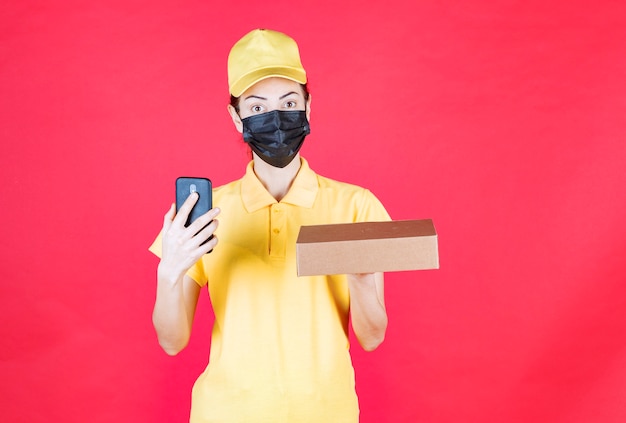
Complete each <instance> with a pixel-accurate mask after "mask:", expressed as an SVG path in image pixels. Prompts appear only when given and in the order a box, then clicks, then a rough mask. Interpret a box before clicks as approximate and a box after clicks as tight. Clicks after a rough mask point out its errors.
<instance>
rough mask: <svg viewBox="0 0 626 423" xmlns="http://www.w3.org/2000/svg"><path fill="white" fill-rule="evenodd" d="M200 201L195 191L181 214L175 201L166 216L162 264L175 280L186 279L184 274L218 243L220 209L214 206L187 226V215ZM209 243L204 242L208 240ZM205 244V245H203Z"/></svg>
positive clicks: (163, 273)
mask: <svg viewBox="0 0 626 423" xmlns="http://www.w3.org/2000/svg"><path fill="white" fill-rule="evenodd" d="M197 201H198V194H197V193H193V194H191V195H190V196H189V198H187V200H186V201H185V202H184V203H183V205H182V206H181V208H180V210H178V213H176V206H175V205H174V204H172V206H171V207H170V209H169V211H168V212H167V213H166V214H165V216H164V219H163V230H162V232H161V233H162V245H163V251H162V256H161V262H160V263H159V273H160V274H161V276H164V277H166V278H167V279H169V280H170V281H171V282H175V281H177V280H180V279H182V276H183V275H184V274H185V273H186V272H187V271H188V270H189V269H190V268H191V266H193V265H194V264H195V263H196V262H197V261H198V260H199V259H200V258H201V257H202V256H203V255H204V254H207V253H208V252H209V251H211V250H212V249H213V248H215V246H216V245H217V242H218V240H217V237H216V236H214V235H213V233H214V232H215V230H216V229H217V226H218V221H217V220H215V217H217V215H218V214H219V213H220V209H219V208H213V209H211V210H209V211H208V212H206V213H205V214H203V215H202V216H200V217H199V218H198V219H196V220H195V221H194V222H193V223H192V224H191V225H189V226H188V227H185V222H186V221H187V217H188V216H189V213H190V212H191V209H192V208H193V206H194V204H196V202H197ZM212 235H213V238H211V239H210V240H208V241H207V242H206V243H205V244H202V243H203V242H204V241H205V240H207V239H209V238H210V237H211V236H212ZM201 244H202V245H201Z"/></svg>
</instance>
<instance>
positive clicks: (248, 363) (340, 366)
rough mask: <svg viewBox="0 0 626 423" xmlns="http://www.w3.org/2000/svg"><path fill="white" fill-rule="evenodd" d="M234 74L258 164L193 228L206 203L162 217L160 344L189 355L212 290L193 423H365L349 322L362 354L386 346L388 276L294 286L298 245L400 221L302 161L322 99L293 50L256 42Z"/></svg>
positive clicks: (237, 103)
mask: <svg viewBox="0 0 626 423" xmlns="http://www.w3.org/2000/svg"><path fill="white" fill-rule="evenodd" d="M228 77H229V89H230V93H231V104H230V105H229V106H228V111H229V113H230V116H231V118H232V120H233V123H234V125H235V127H236V128H237V130H238V131H239V132H241V133H242V134H243V137H244V140H245V141H246V142H247V143H248V144H249V145H250V147H251V149H252V152H253V154H252V156H253V160H252V161H251V162H250V163H249V165H248V167H247V169H246V173H245V175H244V176H243V178H242V179H240V180H238V181H234V182H231V183H229V184H227V185H225V186H222V187H219V188H217V189H215V190H214V193H213V202H214V204H215V205H216V208H214V209H213V210H211V211H209V212H208V213H206V214H205V215H204V216H202V217H201V218H199V219H198V220H196V221H195V222H194V223H193V224H192V225H191V226H189V227H188V228H185V227H184V223H185V221H186V219H187V215H188V214H189V211H190V210H191V208H192V206H193V204H194V203H195V201H196V200H197V198H196V197H195V195H192V196H190V197H189V199H188V200H187V201H186V202H185V204H184V205H183V206H182V207H181V209H180V210H179V212H178V214H176V212H175V208H174V206H172V208H170V210H169V211H168V212H167V214H166V215H165V218H164V224H163V229H162V232H161V235H160V236H159V238H157V240H156V241H155V243H154V244H153V245H152V247H151V250H152V251H153V252H155V253H156V254H157V255H159V256H160V257H161V261H160V263H159V266H158V273H157V275H158V276H157V279H158V283H157V296H156V301H155V305H154V313H153V322H154V326H155V329H156V332H157V336H158V339H159V343H160V344H161V346H162V347H163V349H164V350H165V351H166V352H167V353H168V354H171V355H174V354H177V353H178V352H179V351H181V350H182V349H183V348H184V347H185V346H186V345H187V342H188V341H189V337H190V333H191V328H192V322H193V317H194V312H195V308H196V304H197V301H198V296H199V294H200V290H201V287H202V286H204V285H207V286H208V291H209V295H210V298H211V303H212V306H213V310H214V313H215V322H214V326H213V333H212V338H211V351H210V360H209V364H208V366H207V368H206V370H205V371H204V372H203V373H202V375H201V376H200V377H199V378H198V380H197V381H196V383H195V385H194V388H193V395H192V408H191V422H198V423H199V422H220V423H224V422H272V423H276V422H351V423H354V422H357V421H358V413H359V410H358V403H357V398H356V393H355V389H354V371H353V368H352V364H351V360H350V356H349V351H348V348H349V345H348V322H349V321H351V323H352V326H353V329H354V332H355V334H356V336H357V338H358V340H359V343H360V344H361V345H362V347H363V348H364V349H366V350H368V351H369V350H373V349H375V348H376V347H377V346H378V345H379V344H380V343H381V342H382V340H383V338H384V335H385V330H386V327H387V315H386V311H385V305H384V291H383V275H382V274H362V275H333V276H314V277H297V276H296V259H295V243H296V237H297V235H298V231H299V228H300V226H302V225H315V224H329V223H347V222H359V221H380V220H389V216H388V214H387V212H386V211H385V209H384V208H383V206H382V205H381V204H380V202H379V201H378V200H377V199H376V198H375V197H374V196H373V195H372V194H371V193H370V192H369V191H368V190H365V189H363V188H359V187H356V186H354V185H350V184H345V183H341V182H337V181H332V180H330V179H327V178H324V177H322V176H319V175H317V174H315V173H314V172H313V171H312V170H311V169H310V167H309V166H308V163H307V162H306V160H305V159H304V158H301V157H300V154H299V150H300V147H301V146H302V142H303V140H304V138H305V136H306V135H307V134H308V133H309V124H308V119H309V116H310V113H311V97H310V95H309V94H308V92H307V88H306V73H305V71H304V69H303V67H302V64H301V61H300V56H299V51H298V46H297V45H296V43H295V41H294V40H293V39H291V38H289V37H288V36H287V35H285V34H282V33H279V32H275V31H270V30H262V29H260V30H255V31H252V32H250V33H249V34H247V35H246V36H244V37H243V38H242V39H241V40H239V41H238V42H237V43H236V44H235V46H234V47H233V48H232V50H231V52H230V54H229V58H228ZM218 215H219V216H220V219H219V229H218V220H217V217H218ZM205 226H206V227H205ZM202 228H204V229H202ZM213 234H215V236H214V237H213V238H212V239H211V240H209V241H208V242H207V243H206V244H203V242H204V241H205V240H206V239H208V238H209V237H210V236H212V235H213ZM211 250H213V251H212V252H211V253H210V254H207V253H208V252H209V251H211Z"/></svg>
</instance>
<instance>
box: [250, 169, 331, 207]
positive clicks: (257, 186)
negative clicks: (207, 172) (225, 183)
mask: <svg viewBox="0 0 626 423" xmlns="http://www.w3.org/2000/svg"><path fill="white" fill-rule="evenodd" d="M300 160H301V161H300V170H298V174H297V175H296V178H295V179H294V180H293V183H292V184H291V188H289V192H288V193H287V195H286V196H285V197H284V198H283V199H282V200H281V203H289V204H293V205H295V206H300V207H305V208H311V207H313V202H314V201H315V197H316V196H317V191H318V188H319V187H318V182H317V175H316V174H315V172H313V170H311V168H310V167H309V163H308V162H307V161H306V160H305V159H304V158H303V157H301V158H300ZM241 197H242V199H243V204H244V207H245V208H246V210H247V211H248V213H253V212H255V211H257V210H260V209H262V208H263V207H267V206H270V205H272V204H275V203H277V201H276V199H275V198H274V197H272V195H271V194H270V193H269V192H267V190H266V189H265V187H264V186H263V184H262V183H261V181H259V178H257V176H256V174H255V173H254V162H252V161H251V162H250V163H248V166H247V167H246V174H245V175H244V177H243V178H242V181H241Z"/></svg>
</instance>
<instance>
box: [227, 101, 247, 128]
mask: <svg viewBox="0 0 626 423" xmlns="http://www.w3.org/2000/svg"><path fill="white" fill-rule="evenodd" d="M228 113H230V118H231V119H232V120H233V123H234V124H235V128H237V131H239V133H243V123H242V122H241V118H240V117H239V113H237V110H235V108H234V107H233V106H231V105H230V104H229V105H228Z"/></svg>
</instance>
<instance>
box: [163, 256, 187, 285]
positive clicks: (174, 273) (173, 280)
mask: <svg viewBox="0 0 626 423" xmlns="http://www.w3.org/2000/svg"><path fill="white" fill-rule="evenodd" d="M185 273H186V271H185V269H180V268H177V267H176V266H172V265H170V264H168V263H166V262H164V261H163V260H161V262H160V263H159V265H158V266H157V278H158V280H159V281H160V282H165V283H167V284H168V285H176V284H177V283H178V282H180V281H182V280H183V277H184V276H185Z"/></svg>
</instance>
